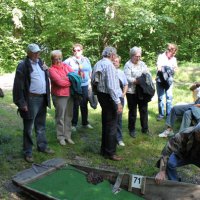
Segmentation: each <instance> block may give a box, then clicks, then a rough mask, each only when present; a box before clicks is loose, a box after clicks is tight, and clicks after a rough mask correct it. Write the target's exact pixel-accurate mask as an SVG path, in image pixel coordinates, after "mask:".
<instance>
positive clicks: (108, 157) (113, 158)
mask: <svg viewBox="0 0 200 200" xmlns="http://www.w3.org/2000/svg"><path fill="white" fill-rule="evenodd" d="M105 158H107V159H110V160H114V161H120V160H122V159H123V158H122V157H120V156H117V155H112V156H105Z"/></svg>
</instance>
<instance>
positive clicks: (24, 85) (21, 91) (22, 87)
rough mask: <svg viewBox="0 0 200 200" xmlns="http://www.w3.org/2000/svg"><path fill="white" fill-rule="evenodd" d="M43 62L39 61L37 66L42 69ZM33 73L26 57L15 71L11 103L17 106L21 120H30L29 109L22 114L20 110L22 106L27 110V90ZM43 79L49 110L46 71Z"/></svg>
mask: <svg viewBox="0 0 200 200" xmlns="http://www.w3.org/2000/svg"><path fill="white" fill-rule="evenodd" d="M42 65H43V62H42V60H41V59H39V66H40V67H41V69H42V70H43V68H42ZM32 71H33V69H32V66H31V63H30V60H29V58H28V57H26V58H25V59H24V60H22V61H21V62H20V63H19V64H18V66H17V69H16V74H15V79H14V85H13V102H14V103H15V104H16V105H17V107H18V111H19V112H20V115H21V117H22V118H25V119H31V118H32V113H31V109H28V112H24V111H22V110H21V108H23V107H24V106H28V108H29V98H28V96H29V88H30V83H31V80H30V79H31V76H30V74H31V72H32ZM44 72H45V79H46V97H45V98H46V105H45V106H48V107H49V108H50V87H49V78H48V71H47V70H44Z"/></svg>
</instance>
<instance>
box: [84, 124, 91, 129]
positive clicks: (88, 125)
mask: <svg viewBox="0 0 200 200" xmlns="http://www.w3.org/2000/svg"><path fill="white" fill-rule="evenodd" d="M83 128H88V129H93V127H92V126H91V125H90V124H87V125H83Z"/></svg>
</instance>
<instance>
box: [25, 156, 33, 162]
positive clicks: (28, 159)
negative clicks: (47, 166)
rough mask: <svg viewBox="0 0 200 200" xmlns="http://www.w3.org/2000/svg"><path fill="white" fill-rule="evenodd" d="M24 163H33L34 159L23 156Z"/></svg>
mask: <svg viewBox="0 0 200 200" xmlns="http://www.w3.org/2000/svg"><path fill="white" fill-rule="evenodd" d="M24 159H25V161H26V162H28V163H33V162H34V159H33V157H32V156H25V157H24Z"/></svg>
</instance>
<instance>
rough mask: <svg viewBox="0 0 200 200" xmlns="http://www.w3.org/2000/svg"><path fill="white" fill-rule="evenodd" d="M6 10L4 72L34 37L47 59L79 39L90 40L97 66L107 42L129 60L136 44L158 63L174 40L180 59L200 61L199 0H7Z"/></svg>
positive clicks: (1, 18) (1, 31) (2, 19)
mask: <svg viewBox="0 0 200 200" xmlns="http://www.w3.org/2000/svg"><path fill="white" fill-rule="evenodd" d="M0 13H1V14H0V23H1V26H0V52H1V54H0V74H2V73H5V72H12V71H14V70H15V68H16V65H17V63H18V62H19V60H21V59H22V58H23V57H24V56H25V55H26V47H27V44H29V43H33V42H34V43H38V44H39V45H40V46H41V48H42V50H43V51H42V57H43V58H44V59H45V61H46V63H47V64H50V58H49V54H50V52H51V50H54V49H61V50H62V51H63V55H64V58H66V57H68V56H70V55H71V53H72V52H71V49H72V44H73V43H81V44H83V45H84V47H85V52H84V54H85V55H86V56H88V57H89V58H90V60H91V63H92V65H94V64H95V63H96V62H97V60H99V59H100V57H101V52H102V49H103V48H104V47H105V46H107V45H112V46H114V47H116V48H117V49H118V54H119V55H120V56H121V57H122V64H124V63H125V62H126V61H127V60H128V58H129V49H130V48H131V47H133V46H135V45H136V46H141V47H142V49H143V59H144V61H145V62H146V63H147V64H148V66H150V67H152V68H155V62H156V57H157V55H158V53H160V52H162V51H163V50H164V49H165V47H166V44H167V43H168V42H173V43H176V44H177V45H178V47H179V51H178V55H177V57H178V60H179V61H190V62H199V61H200V40H199V38H200V20H199V19H200V1H199V0H115V1H112V0H56V1H54V0H52V1H46V0H1V1H0Z"/></svg>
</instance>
